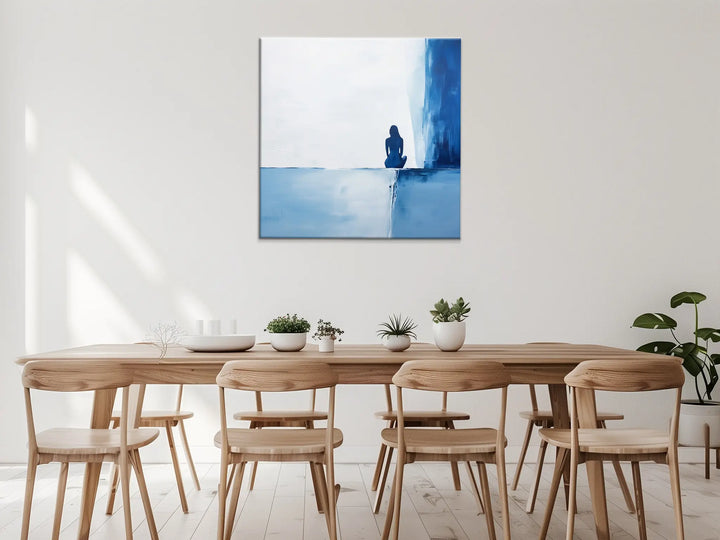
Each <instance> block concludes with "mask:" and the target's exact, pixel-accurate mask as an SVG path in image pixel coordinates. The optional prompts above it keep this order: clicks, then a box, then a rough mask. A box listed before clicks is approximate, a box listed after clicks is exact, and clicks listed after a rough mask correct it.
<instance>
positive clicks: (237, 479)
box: [225, 461, 245, 540]
mask: <svg viewBox="0 0 720 540" xmlns="http://www.w3.org/2000/svg"><path fill="white" fill-rule="evenodd" d="M244 471H245V462H244V461H243V462H242V463H240V466H239V467H237V468H236V469H235V474H233V477H232V478H231V482H232V493H231V494H230V502H229V503H228V508H227V514H226V517H225V540H230V536H232V530H233V526H234V525H235V514H236V512H237V505H238V500H239V499H240V487H241V486H242V479H243V472H244Z"/></svg>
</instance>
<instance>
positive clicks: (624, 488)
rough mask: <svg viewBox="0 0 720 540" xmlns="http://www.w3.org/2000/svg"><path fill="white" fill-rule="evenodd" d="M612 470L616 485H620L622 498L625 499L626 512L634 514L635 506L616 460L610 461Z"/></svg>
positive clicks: (618, 462)
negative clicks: (616, 480) (615, 477)
mask: <svg viewBox="0 0 720 540" xmlns="http://www.w3.org/2000/svg"><path fill="white" fill-rule="evenodd" d="M612 464H613V469H615V476H617V479H618V484H620V490H621V491H622V494H623V497H624V498H625V506H627V509H628V512H630V513H631V514H634V513H635V504H634V503H633V500H632V495H631V494H630V488H628V485H627V481H626V480H625V475H624V474H623V471H622V467H620V461H619V460H617V459H613V460H612Z"/></svg>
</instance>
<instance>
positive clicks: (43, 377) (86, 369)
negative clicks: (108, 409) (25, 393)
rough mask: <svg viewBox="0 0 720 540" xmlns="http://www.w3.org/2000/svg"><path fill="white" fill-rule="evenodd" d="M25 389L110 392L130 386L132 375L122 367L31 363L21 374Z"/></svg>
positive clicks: (71, 362) (68, 362) (80, 362)
mask: <svg viewBox="0 0 720 540" xmlns="http://www.w3.org/2000/svg"><path fill="white" fill-rule="evenodd" d="M22 383H23V386H24V387H25V388H33V389H37V390H50V391H54V392H82V391H85V390H110V389H113V388H121V387H123V386H129V385H130V384H131V383H132V374H131V373H130V372H129V371H127V370H125V369H124V368H123V367H122V366H120V365H115V366H114V365H111V364H108V363H107V362H92V361H88V360H32V361H30V362H28V363H27V364H25V367H24V368H23V374H22Z"/></svg>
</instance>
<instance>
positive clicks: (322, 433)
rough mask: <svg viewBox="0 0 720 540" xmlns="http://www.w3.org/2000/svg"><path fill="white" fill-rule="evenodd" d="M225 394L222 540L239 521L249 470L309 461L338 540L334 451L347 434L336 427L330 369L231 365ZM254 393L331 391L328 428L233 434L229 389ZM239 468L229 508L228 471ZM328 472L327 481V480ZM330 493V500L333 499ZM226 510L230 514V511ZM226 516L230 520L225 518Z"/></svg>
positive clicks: (223, 383)
mask: <svg viewBox="0 0 720 540" xmlns="http://www.w3.org/2000/svg"><path fill="white" fill-rule="evenodd" d="M216 380H217V384H218V387H219V393H220V426H221V429H220V431H219V432H218V433H217V434H216V435H215V446H217V447H218V448H220V451H221V464H220V483H219V486H218V507H219V509H218V540H221V539H222V538H226V539H229V538H230V535H231V533H232V529H233V524H234V521H235V512H236V509H237V503H238V498H239V495H240V486H241V484H242V477H243V471H244V469H245V464H246V463H248V462H257V461H307V462H309V463H310V469H311V470H313V469H315V475H316V476H317V478H318V485H317V488H318V491H317V492H316V493H315V497H316V498H317V499H319V500H320V503H321V505H322V508H323V510H324V513H325V519H326V522H327V527H328V533H329V535H330V538H331V540H335V539H336V538H337V521H336V515H335V502H336V497H337V494H338V492H339V486H336V485H335V467H334V462H333V453H334V449H335V448H337V447H338V446H340V445H341V444H342V439H343V436H342V432H341V431H340V430H339V429H336V428H335V427H334V418H335V385H336V384H337V375H336V374H335V373H334V372H333V371H332V370H331V369H330V367H329V366H328V365H327V364H324V363H320V362H309V361H294V360H263V361H251V360H247V361H243V360H238V361H234V362H228V363H227V364H225V366H224V367H223V369H222V371H220V373H219V374H218V376H217V379H216ZM226 388H229V389H236V390H247V391H251V392H289V391H295V390H310V389H317V388H328V389H329V402H328V413H327V414H328V418H327V427H326V428H321V429H305V428H299V429H248V428H228V427H227V416H226V414H227V413H226V408H225V389H226ZM233 464H237V465H238V467H237V468H236V469H234V472H233V474H232V478H231V482H232V492H231V495H230V501H229V503H228V502H227V494H228V491H229V486H230V484H229V483H228V467H229V466H230V465H233ZM323 465H324V468H323ZM326 472H327V476H326ZM329 493H330V494H331V495H329ZM226 506H227V508H226ZM226 514H227V515H226Z"/></svg>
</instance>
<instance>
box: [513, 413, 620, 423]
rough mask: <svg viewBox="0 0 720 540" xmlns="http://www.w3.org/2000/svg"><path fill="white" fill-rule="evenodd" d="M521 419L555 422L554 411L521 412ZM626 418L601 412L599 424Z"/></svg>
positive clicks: (598, 415) (598, 417) (598, 414)
mask: <svg viewBox="0 0 720 540" xmlns="http://www.w3.org/2000/svg"><path fill="white" fill-rule="evenodd" d="M520 418H524V419H525V420H536V421H538V422H543V421H548V420H549V421H551V422H552V420H553V414H552V411H521V412H520ZM624 418H625V415H624V414H618V413H611V412H599V413H597V419H598V422H605V421H607V420H622V419H624Z"/></svg>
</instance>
